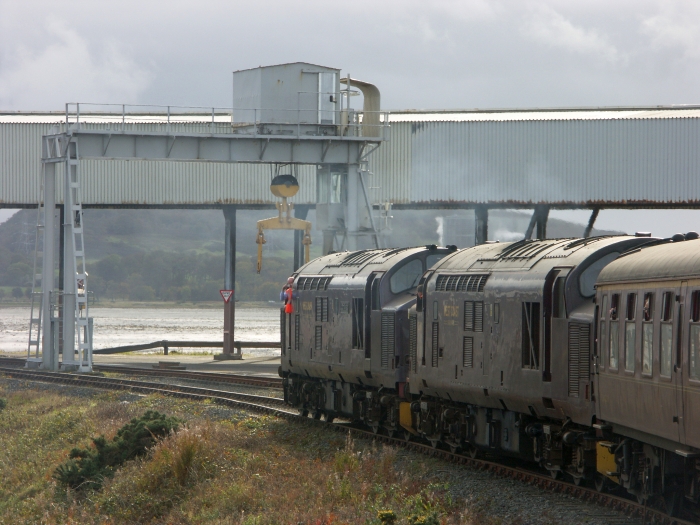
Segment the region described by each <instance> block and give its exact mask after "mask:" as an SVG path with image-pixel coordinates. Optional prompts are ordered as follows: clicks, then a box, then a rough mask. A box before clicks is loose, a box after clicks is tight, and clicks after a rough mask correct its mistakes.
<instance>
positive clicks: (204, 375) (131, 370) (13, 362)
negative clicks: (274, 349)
mask: <svg viewBox="0 0 700 525" xmlns="http://www.w3.org/2000/svg"><path fill="white" fill-rule="evenodd" d="M25 363H26V360H25V359H22V358H17V357H3V358H0V367H2V366H8V365H9V366H24V364H25ZM92 369H93V370H94V371H96V372H109V373H115V374H124V375H136V376H151V377H178V378H181V379H194V380H196V381H206V382H211V383H232V384H237V385H250V386H258V387H262V388H275V389H280V390H281V389H282V379H281V378H278V377H261V376H245V375H237V374H224V373H221V372H193V371H188V370H167V369H163V370H159V369H155V368H154V369H150V368H138V367H127V366H120V365H93V366H92Z"/></svg>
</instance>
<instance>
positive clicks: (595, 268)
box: [578, 252, 620, 297]
mask: <svg viewBox="0 0 700 525" xmlns="http://www.w3.org/2000/svg"><path fill="white" fill-rule="evenodd" d="M619 256H620V252H612V253H609V254H607V255H605V256H604V257H601V258H600V259H598V260H597V261H596V262H594V263H593V264H591V265H590V266H589V267H588V268H586V269H585V270H583V272H581V276H580V277H579V278H578V286H579V290H580V291H581V295H582V296H583V297H593V295H595V282H596V280H597V279H598V274H600V272H601V271H602V270H603V268H605V267H606V266H607V265H608V264H610V263H611V262H613V261H614V260H615V259H617V258H618V257H619Z"/></svg>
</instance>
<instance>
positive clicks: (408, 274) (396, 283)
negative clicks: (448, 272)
mask: <svg viewBox="0 0 700 525" xmlns="http://www.w3.org/2000/svg"><path fill="white" fill-rule="evenodd" d="M423 270H424V268H423V261H422V260H420V259H413V260H412V261H409V262H407V263H406V264H404V265H403V266H402V267H401V268H399V269H398V270H396V272H395V273H394V275H392V276H391V278H390V279H389V286H390V288H391V293H394V294H396V293H401V292H405V291H406V290H410V289H411V288H415V287H416V286H418V281H419V279H420V278H421V275H423Z"/></svg>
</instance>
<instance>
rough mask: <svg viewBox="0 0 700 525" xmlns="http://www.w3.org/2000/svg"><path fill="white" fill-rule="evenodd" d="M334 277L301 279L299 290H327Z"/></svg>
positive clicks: (298, 284) (298, 282) (298, 283)
mask: <svg viewBox="0 0 700 525" xmlns="http://www.w3.org/2000/svg"><path fill="white" fill-rule="evenodd" d="M332 278H333V277H299V279H298V280H297V290H326V289H328V283H330V282H331V279H332Z"/></svg>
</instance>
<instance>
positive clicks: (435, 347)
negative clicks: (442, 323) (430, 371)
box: [432, 323, 440, 367]
mask: <svg viewBox="0 0 700 525" xmlns="http://www.w3.org/2000/svg"><path fill="white" fill-rule="evenodd" d="M438 329H439V324H438V323H433V356H432V357H433V362H432V365H433V367H437V365H438V344H439V340H440V338H439V337H438V336H439V333H438Z"/></svg>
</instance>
